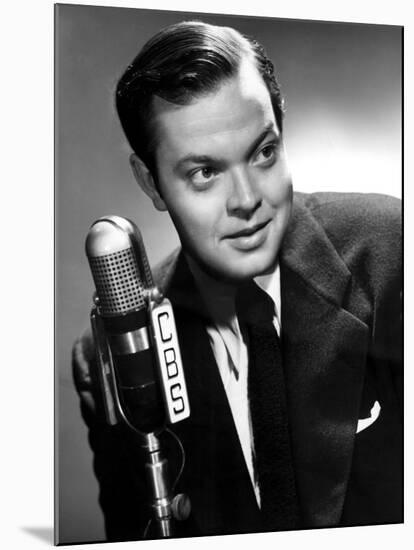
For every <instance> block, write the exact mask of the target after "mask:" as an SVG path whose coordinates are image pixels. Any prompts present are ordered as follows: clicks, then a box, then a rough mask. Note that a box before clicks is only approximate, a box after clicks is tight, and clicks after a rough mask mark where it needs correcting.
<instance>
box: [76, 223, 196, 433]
mask: <svg viewBox="0 0 414 550" xmlns="http://www.w3.org/2000/svg"><path fill="white" fill-rule="evenodd" d="M85 248H86V255H87V257H88V261H89V265H90V268H91V272H92V277H93V280H94V283H95V287H96V296H97V299H96V304H97V308H96V309H97V312H98V315H99V318H100V319H101V321H102V323H101V325H102V326H103V331H104V333H105V335H104V338H106V340H107V342H108V348H109V354H110V358H111V359H112V363H113V371H114V378H115V381H114V383H113V385H114V387H115V397H113V396H112V399H113V401H114V402H115V403H116V404H117V405H118V408H119V407H121V411H120V412H121V416H124V417H126V419H127V420H128V422H130V423H131V424H132V426H133V427H134V428H136V429H137V430H139V431H140V432H143V433H150V432H155V431H157V430H160V429H162V427H163V426H164V424H165V422H169V423H175V422H178V421H179V420H183V419H184V418H187V417H188V416H189V414H190V408H189V403H188V396H187V391H186V386H185V379H184V371H183V367H182V362H181V355H180V350H179V346H178V339H177V334H176V328H175V322H174V316H173V312H172V308H171V304H170V302H169V300H167V299H165V298H164V297H163V296H162V295H161V293H160V292H159V290H158V289H157V288H156V287H155V286H154V283H153V279H152V275H151V270H150V267H149V263H148V259H147V255H146V252H145V248H144V244H143V240H142V236H141V233H140V231H139V230H138V228H137V227H136V225H135V224H134V223H133V222H131V221H130V220H128V219H126V218H122V217H119V216H104V217H102V218H99V219H98V220H97V221H96V222H95V223H94V224H93V225H92V226H91V228H90V230H89V233H88V235H87V238H86V244H85ZM95 336H96V335H95ZM100 338H101V339H102V335H101V334H100V335H98V340H99V339H100ZM96 339H97V338H95V340H96ZM110 393H111V391H110V387H109V389H108V385H106V386H105V387H104V396H105V395H106V396H107V401H108V400H109V401H110V400H111V395H109V394H110ZM117 394H118V395H117ZM118 396H119V399H117V397H118ZM106 406H107V410H108V408H110V405H109V406H108V404H107V403H106Z"/></svg>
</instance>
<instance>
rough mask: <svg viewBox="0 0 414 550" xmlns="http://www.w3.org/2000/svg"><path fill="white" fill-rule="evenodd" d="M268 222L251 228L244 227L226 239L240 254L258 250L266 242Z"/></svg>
mask: <svg viewBox="0 0 414 550" xmlns="http://www.w3.org/2000/svg"><path fill="white" fill-rule="evenodd" d="M270 221H271V220H267V221H265V222H262V223H258V224H256V225H252V226H251V227H245V228H244V229H242V230H240V231H237V232H236V233H231V234H230V235H229V236H228V237H227V239H228V241H229V243H230V244H231V246H232V247H233V248H235V249H237V250H240V251H242V252H249V251H252V250H255V249H257V248H260V247H261V246H262V245H263V244H264V242H265V241H266V238H267V235H268V228H269V226H270Z"/></svg>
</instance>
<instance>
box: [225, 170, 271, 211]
mask: <svg viewBox="0 0 414 550" xmlns="http://www.w3.org/2000/svg"><path fill="white" fill-rule="evenodd" d="M231 184H232V185H231V186H230V194H229V197H228V200H227V211H228V213H229V214H232V215H236V216H239V217H242V218H249V217H250V216H251V215H252V214H253V213H254V212H255V211H256V210H257V208H258V207H259V206H260V203H261V201H262V199H261V195H260V193H259V190H258V188H257V185H256V183H255V181H254V180H253V179H252V178H251V177H250V176H249V173H248V171H247V170H246V169H245V168H237V169H235V170H234V171H233V172H232V174H231Z"/></svg>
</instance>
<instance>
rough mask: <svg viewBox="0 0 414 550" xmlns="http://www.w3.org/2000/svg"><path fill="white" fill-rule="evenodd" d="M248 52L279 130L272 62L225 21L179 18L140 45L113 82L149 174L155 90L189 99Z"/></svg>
mask: <svg viewBox="0 0 414 550" xmlns="http://www.w3.org/2000/svg"><path fill="white" fill-rule="evenodd" d="M249 56H250V57H251V59H252V60H253V62H254V63H255V65H256V67H257V69H258V71H259V73H260V75H261V76H262V78H263V81H264V82H265V84H266V87H267V89H268V90H269V94H270V98H271V101H272V105H273V110H274V114H275V118H276V121H277V124H278V127H279V130H280V131H282V122H283V99H282V95H281V91H280V87H279V84H278V82H277V80H276V77H275V74H274V67H273V64H272V62H271V61H270V59H269V58H268V57H267V55H266V52H265V50H264V48H263V46H261V45H260V44H259V43H258V42H257V41H256V40H254V39H252V38H250V37H247V36H243V35H242V34H240V33H239V32H238V31H236V30H234V29H232V28H230V27H218V26H215V25H209V24H207V23H202V22H199V21H183V22H181V23H177V24H175V25H171V26H169V27H166V28H164V29H162V30H161V31H160V32H158V33H157V34H156V35H154V36H153V37H152V38H151V39H150V40H149V41H148V42H147V43H146V44H145V45H144V46H143V48H142V49H141V51H140V52H139V54H138V55H137V56H136V57H135V59H134V60H133V61H132V63H131V64H130V65H129V66H128V67H127V69H126V71H125V72H124V74H123V75H122V77H121V78H120V80H119V82H118V85H117V88H116V108H117V111H118V116H119V119H120V121H121V125H122V128H123V130H124V132H125V135H126V137H127V139H128V142H129V144H130V146H131V147H132V149H133V150H134V152H135V153H136V154H137V155H138V156H139V157H140V158H141V159H142V160H143V162H145V164H146V165H147V167H148V168H149V170H150V171H151V172H152V173H153V175H154V176H155V175H156V166H155V160H154V150H155V145H156V139H155V137H156V132H155V128H154V125H153V118H154V117H153V102H152V100H153V98H154V96H158V97H160V98H162V99H164V100H166V101H169V102H171V103H173V104H176V105H188V104H189V103H191V101H193V100H194V99H195V98H197V97H200V96H202V95H206V94H208V93H210V92H213V91H214V90H215V89H217V88H218V87H219V86H220V84H222V83H223V82H224V81H226V80H228V79H230V78H231V77H233V76H235V75H236V74H237V72H238V70H239V67H240V63H241V61H242V60H243V59H245V58H248V57H249Z"/></svg>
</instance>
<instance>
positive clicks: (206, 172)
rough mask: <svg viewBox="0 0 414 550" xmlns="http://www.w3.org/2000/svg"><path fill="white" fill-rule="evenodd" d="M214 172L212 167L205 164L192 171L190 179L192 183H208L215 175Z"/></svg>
mask: <svg viewBox="0 0 414 550" xmlns="http://www.w3.org/2000/svg"><path fill="white" fill-rule="evenodd" d="M216 174H217V172H216V170H214V168H210V167H209V166H205V167H204V168H199V169H198V170H195V171H194V172H192V174H191V175H190V179H191V182H192V183H193V184H194V185H199V186H201V185H205V184H207V183H209V182H210V181H211V180H212V179H213V178H214V177H215V176H216Z"/></svg>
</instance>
